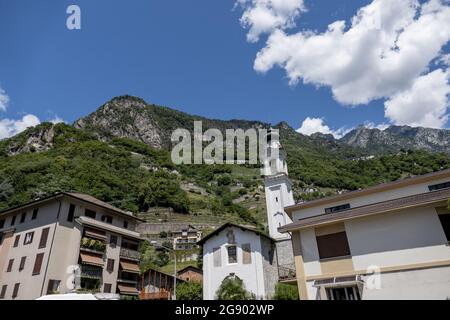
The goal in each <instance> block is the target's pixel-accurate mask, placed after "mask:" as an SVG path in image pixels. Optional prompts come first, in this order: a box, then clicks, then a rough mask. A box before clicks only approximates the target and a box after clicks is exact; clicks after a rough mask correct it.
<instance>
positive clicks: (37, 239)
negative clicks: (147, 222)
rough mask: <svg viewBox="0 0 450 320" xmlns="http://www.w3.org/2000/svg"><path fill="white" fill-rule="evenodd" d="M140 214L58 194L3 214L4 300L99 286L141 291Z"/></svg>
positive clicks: (0, 288)
mask: <svg viewBox="0 0 450 320" xmlns="http://www.w3.org/2000/svg"><path fill="white" fill-rule="evenodd" d="M138 222H139V219H137V218H135V217H134V216H133V215H132V214H130V213H127V212H124V211H122V210H120V209H117V208H115V207H113V206H111V205H109V204H107V203H105V202H102V201H100V200H98V199H95V198H94V197H91V196H88V195H85V194H80V193H59V194H56V195H54V196H51V197H48V198H45V199H40V200H36V201H33V202H30V203H28V204H26V205H23V206H20V207H16V208H12V209H8V210H6V211H3V212H1V213H0V299H20V300H30V299H36V298H39V297H41V296H43V295H46V294H51V293H61V294H65V293H69V292H73V291H74V290H77V291H96V292H102V293H120V294H121V295H137V294H138V290H137V288H138V283H137V280H138V274H139V268H138V261H139V258H140V254H139V246H140V236H139V234H138V233H137V232H135V229H136V224H137V223H138Z"/></svg>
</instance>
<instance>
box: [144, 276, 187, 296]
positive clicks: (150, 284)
mask: <svg viewBox="0 0 450 320" xmlns="http://www.w3.org/2000/svg"><path fill="white" fill-rule="evenodd" d="M176 282H177V283H181V282H184V280H183V279H181V278H178V277H177V281H176ZM174 284H175V279H174V276H173V275H170V274H167V273H164V272H161V271H158V270H155V269H149V270H148V271H146V272H145V273H143V274H142V275H141V277H140V292H141V293H140V298H141V300H172V299H173V298H174V297H173V296H174Z"/></svg>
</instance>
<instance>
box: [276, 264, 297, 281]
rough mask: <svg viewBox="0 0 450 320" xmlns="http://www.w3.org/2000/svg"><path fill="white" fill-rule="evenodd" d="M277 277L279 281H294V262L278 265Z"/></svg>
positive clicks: (295, 275)
mask: <svg viewBox="0 0 450 320" xmlns="http://www.w3.org/2000/svg"><path fill="white" fill-rule="evenodd" d="M278 278H279V281H280V282H295V281H296V278H297V274H296V271H295V264H293V263H292V264H288V265H280V266H278Z"/></svg>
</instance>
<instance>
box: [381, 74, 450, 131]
mask: <svg viewBox="0 0 450 320" xmlns="http://www.w3.org/2000/svg"><path fill="white" fill-rule="evenodd" d="M449 79H450V72H449V71H446V72H444V71H443V70H441V69H438V70H435V71H433V72H430V73H428V74H426V75H423V76H421V77H418V78H417V79H415V81H414V83H413V84H412V86H411V88H408V89H406V90H404V91H401V92H399V93H397V94H395V95H394V96H393V97H391V98H390V99H389V100H388V101H386V103H385V114H386V116H387V117H388V118H389V119H391V120H392V122H393V123H395V124H397V125H411V126H422V127H430V128H442V127H444V126H445V124H446V123H447V121H448V118H449V115H448V113H447V109H448V107H449V106H450V103H449V95H450V84H449Z"/></svg>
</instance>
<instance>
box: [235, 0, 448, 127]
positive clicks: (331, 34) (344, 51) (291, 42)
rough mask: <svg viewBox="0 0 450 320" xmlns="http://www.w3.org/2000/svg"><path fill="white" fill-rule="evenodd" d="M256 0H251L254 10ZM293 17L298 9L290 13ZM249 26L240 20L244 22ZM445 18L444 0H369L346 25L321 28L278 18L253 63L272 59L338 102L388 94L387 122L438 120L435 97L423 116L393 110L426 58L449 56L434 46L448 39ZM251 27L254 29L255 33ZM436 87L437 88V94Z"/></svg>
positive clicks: (266, 65) (293, 79)
mask: <svg viewBox="0 0 450 320" xmlns="http://www.w3.org/2000/svg"><path fill="white" fill-rule="evenodd" d="M280 1H282V0H280ZM258 2H259V1H252V4H253V7H252V8H253V9H255V10H256V8H257V7H258ZM287 2H291V1H287ZM249 10H251V8H247V9H246V11H245V12H244V16H243V19H244V17H245V15H246V12H249ZM272 12H275V11H274V10H272ZM297 16H298V13H297V14H294V15H293V17H294V18H296V17H297ZM294 18H292V19H294ZM244 21H245V19H244ZM288 21H289V20H288ZM289 23H292V22H289ZM244 25H245V24H244ZM255 25H256V24H250V23H247V26H250V27H253V26H255ZM449 25H450V7H449V5H448V2H447V1H445V2H443V1H439V0H429V1H428V2H426V3H424V4H420V3H419V1H417V0H395V1H394V0H374V1H373V2H372V3H370V4H369V5H367V6H365V7H362V8H360V9H359V11H358V12H357V14H356V15H355V16H354V17H353V18H352V19H351V23H350V24H348V23H347V22H345V21H335V22H333V23H331V24H330V25H329V26H328V29H327V30H326V31H324V32H322V33H319V32H316V31H311V30H306V31H301V32H298V33H294V34H288V33H286V30H285V29H286V28H285V26H284V25H282V24H281V25H279V26H275V27H273V28H266V29H264V30H265V32H270V35H269V37H268V40H267V43H266V46H265V47H264V48H263V49H262V50H261V51H260V52H259V53H258V54H257V57H256V59H255V63H254V69H255V70H256V71H258V72H262V73H264V72H267V71H269V70H270V69H272V68H274V67H276V66H279V67H281V68H283V69H284V70H285V71H286V74H287V76H288V78H289V82H290V84H291V85H295V84H297V83H298V82H303V83H308V84H314V85H316V86H328V87H330V88H331V90H332V92H333V96H334V98H335V100H336V101H338V102H339V103H341V104H345V105H360V104H367V103H369V102H371V101H373V100H376V99H388V100H389V101H388V102H387V103H386V104H387V106H389V107H386V117H387V118H388V119H389V120H390V121H392V122H393V123H404V124H409V125H416V124H418V123H423V124H431V125H433V126H443V125H444V124H445V122H444V120H446V117H445V116H444V114H445V111H444V112H443V108H442V102H439V103H438V102H437V100H439V99H437V98H435V99H431V100H433V101H432V102H434V104H432V105H430V106H423V108H424V109H422V110H421V111H420V114H421V115H422V117H424V118H430V119H427V120H426V121H422V122H418V121H416V119H409V118H408V117H406V118H399V117H398V114H397V113H396V112H393V111H392V110H393V109H396V108H395V107H393V105H398V104H399V101H400V98H399V97H400V96H402V94H403V96H404V95H407V94H408V93H409V92H412V91H416V89H413V86H414V85H416V86H417V81H418V80H419V79H421V78H422V77H424V74H425V77H426V74H427V73H428V72H429V68H430V65H431V62H432V61H435V60H436V59H441V60H442V59H443V61H448V57H447V56H446V53H445V52H441V50H442V48H443V46H444V45H445V44H446V43H448V42H449V40H450V28H449ZM257 30H263V29H261V28H259V29H257ZM271 30H272V31H271ZM251 34H252V29H250V31H249V35H251ZM255 34H257V35H258V36H259V35H260V34H261V32H259V33H258V32H256V33H255ZM252 39H253V40H254V39H257V38H252ZM440 72H441V73H442V72H444V71H443V70H441V71H440ZM436 81H437V80H436ZM429 89H430V90H432V91H434V90H435V88H432V87H429ZM442 91H443V90H441V91H439V92H438V93H437V94H436V95H438V96H440V97H442ZM430 94H431V95H433V96H434V95H435V94H433V93H430ZM427 101H428V100H427ZM409 105H411V104H409ZM415 105H417V104H415ZM433 106H434V107H435V108H433ZM403 107H404V108H408V104H406V103H403ZM413 112H414V111H413V110H412V111H411V112H410V113H413ZM424 112H427V113H426V114H425V113H424ZM436 118H437V119H438V120H436ZM410 121H411V122H410Z"/></svg>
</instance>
